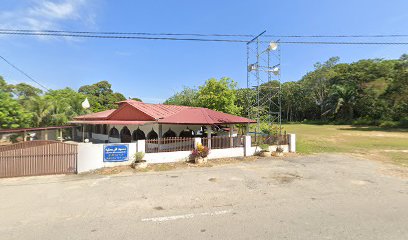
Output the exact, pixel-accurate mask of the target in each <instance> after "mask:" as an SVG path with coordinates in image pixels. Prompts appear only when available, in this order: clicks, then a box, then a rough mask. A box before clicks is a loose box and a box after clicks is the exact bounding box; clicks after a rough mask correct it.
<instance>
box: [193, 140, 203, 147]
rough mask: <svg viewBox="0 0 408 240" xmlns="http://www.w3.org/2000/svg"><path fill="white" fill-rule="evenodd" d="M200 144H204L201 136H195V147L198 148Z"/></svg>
mask: <svg viewBox="0 0 408 240" xmlns="http://www.w3.org/2000/svg"><path fill="white" fill-rule="evenodd" d="M198 144H202V143H201V138H194V148H196V147H197V145H198Z"/></svg>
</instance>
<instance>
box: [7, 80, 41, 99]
mask: <svg viewBox="0 0 408 240" xmlns="http://www.w3.org/2000/svg"><path fill="white" fill-rule="evenodd" d="M12 88H13V93H14V94H15V95H16V97H17V98H18V99H28V98H30V97H36V96H39V95H41V94H42V93H43V91H42V90H41V89H39V88H36V87H33V86H31V85H29V84H27V83H19V84H16V85H14V86H12Z"/></svg>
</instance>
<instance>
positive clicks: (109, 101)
mask: <svg viewBox="0 0 408 240" xmlns="http://www.w3.org/2000/svg"><path fill="white" fill-rule="evenodd" d="M78 92H79V93H82V94H84V95H85V96H86V97H88V100H89V102H90V104H91V108H90V109H91V111H92V112H99V111H104V110H108V109H114V108H116V107H117V106H116V104H115V103H116V102H120V101H124V100H126V98H125V96H123V94H121V93H115V92H113V91H112V85H111V84H110V83H109V82H108V81H101V82H97V83H95V84H92V85H85V86H82V87H80V88H79V90H78Z"/></svg>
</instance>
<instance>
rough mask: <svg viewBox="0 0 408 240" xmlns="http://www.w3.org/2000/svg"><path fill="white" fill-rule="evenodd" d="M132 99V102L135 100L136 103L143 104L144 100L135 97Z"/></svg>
mask: <svg viewBox="0 0 408 240" xmlns="http://www.w3.org/2000/svg"><path fill="white" fill-rule="evenodd" d="M131 99H132V100H135V101H138V102H143V101H142V99H140V98H137V97H134V98H131Z"/></svg>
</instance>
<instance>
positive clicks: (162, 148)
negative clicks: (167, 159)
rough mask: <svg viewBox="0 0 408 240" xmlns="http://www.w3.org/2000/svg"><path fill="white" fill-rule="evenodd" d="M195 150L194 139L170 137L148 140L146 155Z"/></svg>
mask: <svg viewBox="0 0 408 240" xmlns="http://www.w3.org/2000/svg"><path fill="white" fill-rule="evenodd" d="M193 149H194V138H181V137H169V138H161V139H148V140H146V143H145V151H146V153H157V152H176V151H191V150H193Z"/></svg>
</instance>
